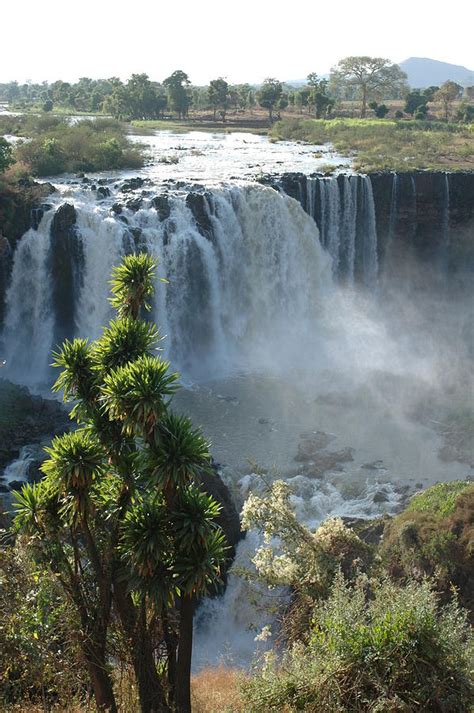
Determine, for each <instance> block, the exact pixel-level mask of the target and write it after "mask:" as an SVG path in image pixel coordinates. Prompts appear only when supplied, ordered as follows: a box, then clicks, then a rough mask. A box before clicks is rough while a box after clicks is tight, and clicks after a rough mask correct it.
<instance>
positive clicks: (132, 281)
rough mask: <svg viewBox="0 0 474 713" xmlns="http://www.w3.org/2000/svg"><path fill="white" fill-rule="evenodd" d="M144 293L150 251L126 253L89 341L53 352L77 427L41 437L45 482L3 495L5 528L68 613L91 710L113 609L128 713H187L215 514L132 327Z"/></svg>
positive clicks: (149, 282)
mask: <svg viewBox="0 0 474 713" xmlns="http://www.w3.org/2000/svg"><path fill="white" fill-rule="evenodd" d="M153 284H154V262H153V260H152V259H151V258H150V257H149V256H147V255H130V256H127V257H125V258H124V260H123V262H122V264H121V265H120V266H119V267H117V268H115V269H114V272H113V280H112V298H111V303H112V305H113V307H114V308H115V309H116V311H117V317H116V318H115V319H114V320H112V321H111V322H110V324H109V326H108V327H107V328H106V329H104V331H103V334H102V336H101V337H100V338H99V339H98V340H97V341H95V342H92V343H89V342H88V341H86V340H84V339H76V340H74V341H72V342H69V341H66V342H65V343H64V344H63V347H62V349H61V350H60V351H58V352H57V353H55V355H54V365H55V366H56V367H59V368H61V370H62V371H61V374H60V376H59V377H58V379H57V381H56V383H55V385H54V387H53V388H54V390H55V391H62V392H63V394H64V400H65V401H70V402H73V403H74V408H73V410H72V412H71V416H72V418H74V419H75V420H76V421H77V423H78V426H79V428H78V430H76V431H75V432H73V433H69V434H66V435H64V436H61V437H58V438H55V439H54V440H53V442H52V444H51V447H50V448H48V449H47V452H48V454H49V459H48V460H47V461H46V462H45V463H44V465H43V471H44V473H45V478H44V479H43V480H42V481H41V482H39V483H38V484H35V485H27V486H25V487H24V488H23V490H22V491H21V492H20V493H18V494H17V495H16V507H17V515H16V518H15V526H16V528H17V530H18V531H19V532H21V533H23V535H24V536H25V537H26V538H27V539H28V541H29V543H30V544H31V546H32V547H33V548H34V551H35V554H36V556H37V557H38V559H39V561H41V563H42V564H43V566H48V567H49V568H50V569H51V571H52V572H53V574H55V575H56V577H57V578H58V580H59V582H60V583H61V585H62V589H63V593H64V596H65V597H67V598H68V600H69V601H70V602H71V603H72V604H73V605H74V607H75V609H76V611H77V614H78V619H79V621H80V630H79V631H78V638H79V641H80V645H81V648H82V652H83V656H84V659H85V661H86V662H87V667H88V671H89V676H90V681H91V685H92V688H93V691H94V695H95V698H96V703H97V707H98V709H99V710H103V711H116V710H117V707H116V702H115V696H114V690H113V685H112V681H111V677H110V674H109V665H110V662H109V661H108V660H107V657H106V645H107V636H108V632H109V627H110V621H111V616H112V612H113V611H115V612H116V615H117V617H118V619H119V621H120V624H121V627H122V630H123V635H124V637H125V640H126V642H127V645H128V647H129V650H130V652H131V659H132V662H133V667H134V671H135V677H136V680H137V686H138V691H139V697H140V707H141V711H142V712H143V713H157V712H160V711H170V710H171V709H173V707H175V708H176V710H177V711H179V713H189V712H190V710H191V708H190V670H191V652H192V620H193V606H194V601H195V599H196V598H198V597H199V596H200V595H202V594H203V593H205V592H206V591H207V588H208V586H209V585H210V584H212V583H213V582H215V581H216V579H217V578H218V577H219V571H220V565H221V563H222V562H223V560H224V558H225V551H226V546H225V542H224V535H223V533H222V531H221V529H220V528H219V527H218V526H217V524H216V521H215V518H216V516H217V515H218V512H219V506H218V504H217V503H216V502H215V501H214V500H213V498H212V497H211V496H209V495H208V494H207V493H205V492H203V491H202V490H201V489H200V487H199V485H198V482H199V474H200V473H201V472H202V471H203V470H205V469H207V468H209V467H210V456H209V450H208V444H207V442H206V441H205V439H204V438H203V436H202V435H201V433H200V432H199V431H198V430H196V429H194V428H193V426H192V424H191V422H190V420H189V419H188V418H186V417H184V416H177V415H175V414H174V413H173V412H172V411H171V410H170V402H171V399H172V396H173V394H174V393H175V392H176V390H177V388H178V386H177V380H178V374H176V373H173V372H170V365H169V363H168V362H166V361H164V360H163V359H161V358H159V357H157V356H156V346H157V343H158V342H159V340H160V335H159V332H158V330H157V329H156V327H155V325H153V324H152V323H150V322H149V321H145V320H144V319H143V318H142V313H143V311H144V310H146V309H147V308H149V300H150V298H151V296H152V294H153ZM175 621H177V624H176V625H175V624H174V623H173V622H175ZM157 632H158V633H157ZM156 659H158V660H156Z"/></svg>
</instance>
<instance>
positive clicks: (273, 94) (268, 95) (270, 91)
mask: <svg viewBox="0 0 474 713" xmlns="http://www.w3.org/2000/svg"><path fill="white" fill-rule="evenodd" d="M282 93H283V87H282V84H281V82H279V81H278V79H272V78H270V77H269V78H268V79H265V81H264V82H263V84H262V86H261V87H260V89H259V90H258V92H257V101H258V103H259V104H260V106H261V107H262V108H263V109H268V118H269V120H270V123H273V110H274V108H275V106H276V105H277V103H278V102H279V100H280V97H281V95H282Z"/></svg>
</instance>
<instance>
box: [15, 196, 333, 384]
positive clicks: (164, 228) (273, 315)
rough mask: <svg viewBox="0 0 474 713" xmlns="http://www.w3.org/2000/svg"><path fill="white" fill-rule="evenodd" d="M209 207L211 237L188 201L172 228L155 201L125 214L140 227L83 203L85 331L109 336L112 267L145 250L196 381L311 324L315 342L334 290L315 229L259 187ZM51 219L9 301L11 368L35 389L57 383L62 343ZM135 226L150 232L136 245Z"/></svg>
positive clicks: (175, 339) (159, 304)
mask: <svg viewBox="0 0 474 713" xmlns="http://www.w3.org/2000/svg"><path fill="white" fill-rule="evenodd" d="M206 209H207V214H208V218H209V219H210V221H211V224H212V228H213V235H212V240H210V239H208V238H207V237H205V236H204V235H202V234H201V232H200V231H199V229H198V226H197V225H196V222H195V220H194V218H193V215H192V213H191V210H190V209H189V207H188V206H187V205H186V202H185V200H184V199H183V198H182V197H179V196H176V197H174V198H172V199H171V216H170V218H169V219H168V221H166V222H160V219H159V216H158V214H157V212H156V210H155V209H154V208H153V207H151V204H150V203H144V205H143V207H142V209H140V210H139V211H138V212H136V213H133V212H132V211H125V214H126V216H127V219H128V221H129V228H127V227H126V226H125V225H124V223H123V222H121V221H120V220H119V219H118V218H117V217H115V216H113V215H112V214H111V213H110V210H109V207H108V206H104V205H95V204H91V202H90V201H83V200H80V199H79V200H78V201H77V202H76V210H77V215H78V218H77V236H76V239H77V240H78V241H79V242H80V243H81V245H82V253H83V261H84V263H83V266H81V267H80V270H81V273H80V280H79V283H80V284H81V287H80V288H79V293H78V294H77V295H76V296H75V319H74V321H75V325H76V330H75V331H76V335H77V336H84V337H90V338H95V337H97V336H98V334H99V333H100V331H101V328H102V327H103V325H104V324H105V323H106V322H107V320H108V319H109V317H110V314H111V313H110V309H109V306H108V301H107V296H108V291H109V284H108V280H109V279H110V273H111V269H112V267H113V265H116V264H117V263H118V262H119V261H120V256H121V255H123V254H124V253H125V252H129V251H130V250H132V249H135V248H136V247H138V248H139V247H140V246H143V247H145V248H146V249H147V250H148V251H149V252H151V253H152V254H153V255H155V256H156V257H157V258H158V260H159V265H160V268H159V276H165V277H166V278H167V280H168V284H167V285H166V286H164V285H163V284H162V283H159V282H157V290H156V295H157V297H156V301H155V303H154V308H153V312H152V317H153V319H155V321H156V322H157V323H158V324H160V325H161V328H162V330H163V331H164V333H165V334H168V340H167V345H166V349H167V352H168V355H169V356H170V358H171V359H172V360H173V363H174V365H175V366H177V367H179V368H180V369H181V370H183V371H184V372H185V373H186V374H188V375H194V376H203V375H205V376H206V375H207V376H210V375H212V376H216V374H218V373H224V374H229V373H232V372H234V371H236V370H238V369H242V368H247V367H250V366H251V367H252V369H258V368H260V367H261V366H263V363H262V360H263V359H266V358H267V355H268V353H269V350H272V349H274V350H282V349H287V350H288V349H289V350H291V345H292V344H293V345H294V344H296V342H297V340H298V338H299V339H301V336H302V329H301V328H302V326H303V330H304V331H305V332H307V335H308V338H311V337H312V333H313V331H314V330H315V329H317V322H318V319H319V313H320V309H321V304H322V301H323V300H324V299H327V297H328V295H329V293H330V291H331V284H332V280H331V266H330V259H329V257H328V256H327V254H326V253H325V252H324V251H323V250H322V248H321V246H320V243H319V237H318V231H317V228H316V225H315V223H314V221H313V220H312V219H311V218H310V217H309V216H308V215H307V214H306V213H304V211H303V210H302V208H301V207H300V205H299V204H298V203H297V202H296V201H294V200H293V199H291V198H288V197H287V196H282V195H279V194H278V193H277V192H276V191H274V190H272V189H270V188H266V187H263V186H260V185H258V184H250V185H247V186H233V187H229V188H219V189H215V190H214V191H213V192H212V194H210V195H209V197H208V198H207V203H206ZM50 223H51V212H49V213H48V214H47V215H46V216H45V217H44V218H43V219H42V221H41V224H40V226H39V228H38V231H36V232H35V231H30V232H29V233H28V234H27V235H25V236H24V238H23V239H22V240H21V242H20V244H19V245H18V247H17V250H16V252H15V257H14V267H13V274H12V281H11V285H10V289H9V291H8V294H7V313H8V316H7V324H6V330H5V341H6V345H7V352H6V359H7V368H8V371H9V373H10V374H13V375H14V376H16V377H17V378H18V377H19V378H21V379H22V380H23V381H26V382H28V381H29V382H31V381H33V382H34V381H36V382H38V381H42V380H44V379H46V378H47V366H48V364H49V363H50V359H51V356H50V354H51V349H52V347H53V344H52V338H53V326H54V325H53V322H54V319H53V314H54V309H53V307H54V306H53V305H52V303H51V300H52V297H51V293H52V278H51V274H50V261H49V259H48V257H49V250H50V234H49V231H50ZM134 229H139V230H140V237H139V238H138V240H137V244H136V243H135V241H134V239H133V236H132V233H131V231H132V230H134ZM283 334H285V339H284V340H283V339H282V336H283ZM283 341H284V344H283Z"/></svg>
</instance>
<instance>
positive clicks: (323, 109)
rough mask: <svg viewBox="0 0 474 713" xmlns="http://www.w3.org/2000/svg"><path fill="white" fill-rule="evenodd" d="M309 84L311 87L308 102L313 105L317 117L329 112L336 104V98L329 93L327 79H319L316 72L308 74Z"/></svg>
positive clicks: (319, 117)
mask: <svg viewBox="0 0 474 713" xmlns="http://www.w3.org/2000/svg"><path fill="white" fill-rule="evenodd" d="M308 85H309V87H310V88H311V89H310V94H309V97H308V104H309V105H310V106H312V107H313V109H314V113H315V115H316V119H321V117H322V116H324V115H326V114H329V113H330V112H331V110H332V108H333V106H334V99H332V98H331V97H330V96H329V94H328V85H329V82H328V81H327V79H319V77H318V75H317V74H316V72H311V73H310V74H308Z"/></svg>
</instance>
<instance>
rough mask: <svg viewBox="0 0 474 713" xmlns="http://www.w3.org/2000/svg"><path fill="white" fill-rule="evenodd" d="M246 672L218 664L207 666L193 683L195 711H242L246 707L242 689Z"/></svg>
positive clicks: (238, 712) (207, 712)
mask: <svg viewBox="0 0 474 713" xmlns="http://www.w3.org/2000/svg"><path fill="white" fill-rule="evenodd" d="M244 678H245V676H244V674H243V673H242V672H241V671H239V670H236V669H231V668H226V667H225V666H218V667H216V668H206V669H204V670H203V671H201V672H200V673H198V674H197V675H196V676H193V679H192V683H191V696H192V707H193V713H240V711H242V712H243V711H245V710H248V708H246V706H245V704H244V702H243V700H242V697H241V694H240V689H241V685H242V682H243V680H244Z"/></svg>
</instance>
